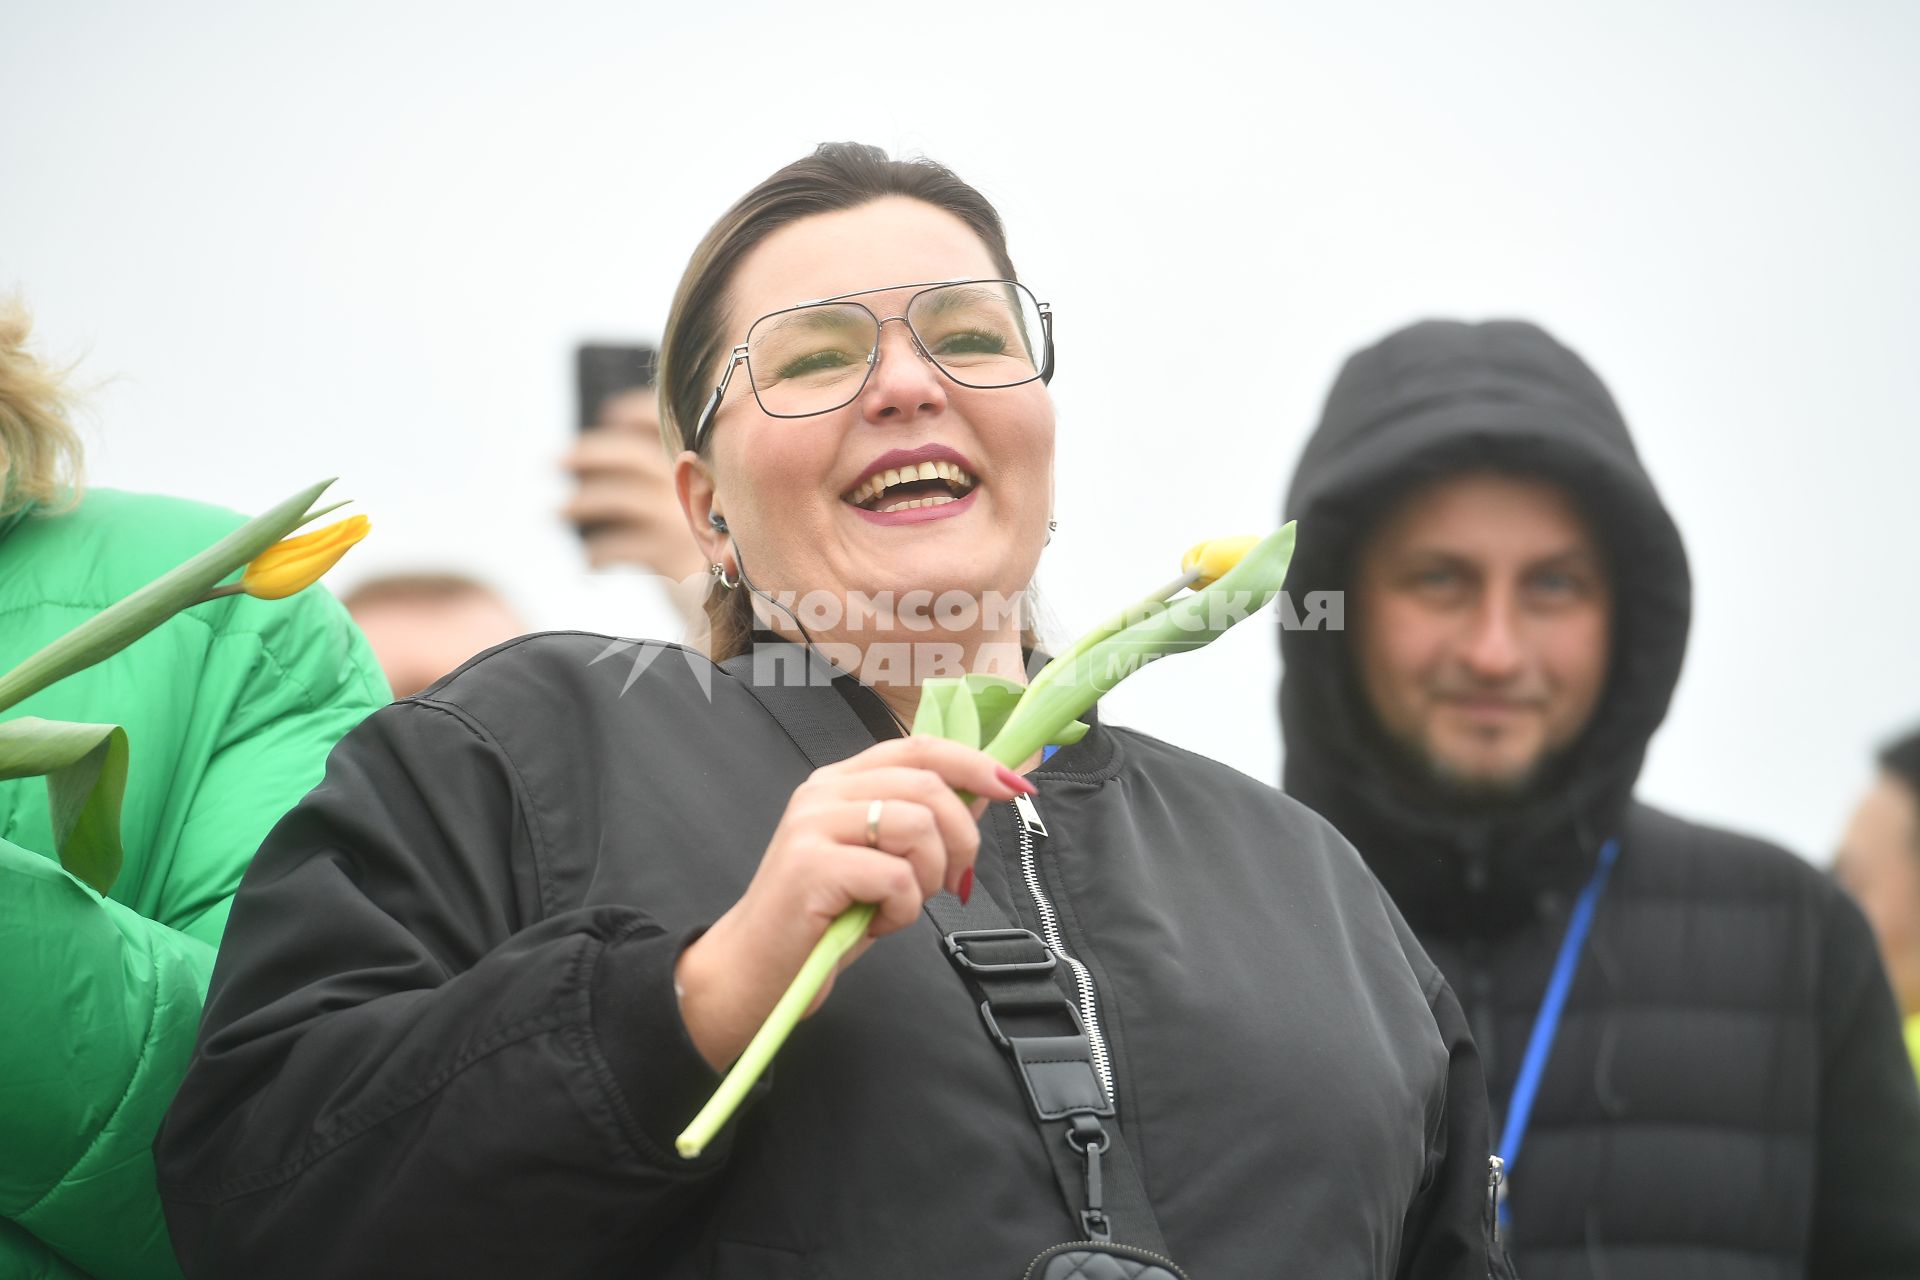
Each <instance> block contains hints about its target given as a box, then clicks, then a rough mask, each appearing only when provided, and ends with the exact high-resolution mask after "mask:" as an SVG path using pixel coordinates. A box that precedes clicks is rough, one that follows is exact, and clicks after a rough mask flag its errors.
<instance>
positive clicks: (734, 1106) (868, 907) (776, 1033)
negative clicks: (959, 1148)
mask: <svg viewBox="0 0 1920 1280" xmlns="http://www.w3.org/2000/svg"><path fill="white" fill-rule="evenodd" d="M874 911H875V907H874V905H873V904H872V903H870V902H863V903H861V904H859V905H858V906H853V907H848V908H847V909H846V910H845V911H843V912H841V913H840V914H839V915H838V916H837V917H835V918H834V921H833V923H832V924H830V925H828V926H827V931H826V932H825V933H823V934H821V935H820V941H818V942H816V943H814V944H813V950H812V952H810V953H809V954H808V956H807V960H806V963H805V964H803V965H801V966H800V972H799V973H798V974H796V975H795V976H794V979H793V983H792V985H790V986H789V987H788V988H787V990H786V994H785V995H783V996H781V997H780V1000H779V1003H777V1004H775V1005H774V1006H773V1012H772V1013H769V1014H768V1015H767V1020H766V1021H765V1022H763V1023H761V1024H760V1029H759V1030H758V1031H756V1032H754V1033H753V1039H752V1040H750V1041H748V1042H747V1047H746V1049H745V1051H744V1052H742V1053H741V1055H740V1057H739V1060H738V1061H736V1062H735V1063H734V1064H733V1066H732V1067H731V1068H729V1069H728V1071H727V1075H726V1079H724V1080H722V1081H721V1082H720V1087H719V1088H718V1089H716V1090H714V1092H713V1096H712V1097H711V1098H709V1099H707V1105H706V1106H704V1107H702V1108H700V1114H699V1115H697V1116H695V1117H694V1118H693V1123H692V1124H690V1125H688V1126H687V1128H686V1132H684V1133H682V1134H681V1135H680V1136H679V1138H677V1139H676V1140H675V1141H674V1144H673V1145H674V1147H675V1148H676V1149H677V1150H678V1151H679V1152H680V1154H681V1155H682V1156H685V1157H686V1158H687V1159H689V1160H691V1159H693V1158H694V1157H695V1156H697V1155H699V1154H700V1153H701V1152H702V1151H705V1150H706V1149H707V1144H708V1143H710V1142H712V1141H713V1135H714V1134H716V1133H718V1132H720V1126H722V1125H724V1124H725V1123H726V1122H727V1121H728V1120H730V1119H732V1118H733V1113H734V1112H735V1111H736V1110H738V1109H739V1107H740V1104H741V1103H742V1102H744V1101H745V1100H746V1097H747V1093H748V1091H749V1090H751V1089H752V1088H753V1086H754V1084H755V1082H756V1081H758V1080H759V1079H760V1077H761V1076H763V1075H765V1074H766V1071H767V1068H768V1067H769V1066H771V1065H772V1063H773V1055H774V1054H776V1053H778V1052H779V1051H780V1046H781V1045H783V1044H785V1043H786V1041H787V1036H788V1035H789V1034H791V1033H792V1031H793V1029H794V1028H795V1027H796V1026H798V1025H800V1016H801V1015H802V1014H804V1013H805V1012H806V1011H807V1007H808V1006H809V1005H811V1004H812V1003H813V1001H814V998H815V997H816V996H818V995H819V994H820V988H821V987H824V986H825V985H826V984H827V979H828V978H829V977H830V976H832V974H833V969H834V966H835V965H837V964H839V963H840V958H841V957H842V956H844V955H846V954H847V952H848V951H849V950H851V949H852V948H853V945H854V943H856V942H858V941H860V939H862V938H864V937H865V936H866V934H867V926H868V925H870V924H872V923H873V913H874Z"/></svg>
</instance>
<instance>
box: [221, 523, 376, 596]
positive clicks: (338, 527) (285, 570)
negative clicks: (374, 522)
mask: <svg viewBox="0 0 1920 1280" xmlns="http://www.w3.org/2000/svg"><path fill="white" fill-rule="evenodd" d="M370 527H371V526H370V525H369V524H368V522H367V518H366V517H365V516H348V517H347V518H346V519H345V520H340V521H336V522H335V523H333V524H330V525H328V526H327V527H326V528H324V529H315V530H314V531H313V532H312V533H303V534H301V535H300V536H299V537H297V538H288V539H286V540H285V541H284V542H276V543H274V544H273V545H272V546H270V547H268V548H267V549H266V550H265V551H262V552H261V553H260V554H259V555H257V556H255V557H254V558H253V561H252V562H251V563H250V564H248V565H247V571H246V573H245V574H243V575H241V578H240V589H241V590H242V591H244V592H246V593H247V594H248V595H250V596H253V597H254V598H255V599H259V600H282V599H285V598H286V597H287V596H290V595H292V594H293V593H294V592H296V591H304V590H305V589H306V588H308V587H310V586H312V585H313V584H314V583H316V582H318V581H320V578H321V575H323V574H325V573H326V571H327V570H329V569H331V568H333V566H334V565H335V564H336V563H337V562H338V561H339V559H340V557H341V556H343V555H345V554H347V548H349V547H351V546H352V545H353V544H354V543H356V542H358V541H360V539H362V538H364V537H366V536H367V530H368V529H369V528H370Z"/></svg>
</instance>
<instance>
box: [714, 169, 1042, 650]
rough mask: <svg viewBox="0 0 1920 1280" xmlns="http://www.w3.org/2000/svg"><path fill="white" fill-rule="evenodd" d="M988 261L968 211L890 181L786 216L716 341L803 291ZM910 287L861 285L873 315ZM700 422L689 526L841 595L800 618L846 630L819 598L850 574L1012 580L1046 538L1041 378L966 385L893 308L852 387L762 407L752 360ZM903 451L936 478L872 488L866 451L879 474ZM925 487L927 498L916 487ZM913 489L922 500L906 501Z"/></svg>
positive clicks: (736, 294) (967, 588) (871, 582)
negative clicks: (885, 187)
mask: <svg viewBox="0 0 1920 1280" xmlns="http://www.w3.org/2000/svg"><path fill="white" fill-rule="evenodd" d="M1000 274H1001V273H1000V271H999V269H998V268H997V267H995V265H994V262H993V258H992V256H991V255H990V254H989V253H988V252H987V249H986V246H985V245H984V244H982V243H981V241H980V239H979V237H978V236H976V235H975V234H974V233H973V232H972V230H970V229H969V228H968V227H967V225H966V224H965V223H963V222H961V221H960V220H959V219H958V218H956V217H954V216H953V215H952V214H949V213H947V212H945V211H944V210H941V209H937V208H935V207H933V206H932V205H929V204H925V203H922V202H921V201H918V200H912V199H908V198H905V197H898V196H894V197H886V198H883V199H880V200H875V201H873V202H871V203H869V204H865V205H861V206H860V207H858V208H855V209H847V210H842V211H839V212H834V213H825V214H818V215H815V216H813V217H810V218H805V219H803V220H801V221H799V222H795V223H791V224H789V225H787V226H785V227H782V228H781V229H780V230H778V231H776V232H774V233H773V234H772V235H770V236H768V237H767V238H766V239H765V240H763V241H762V242H761V243H760V244H759V245H757V246H755V248H754V249H753V250H752V252H750V253H749V254H748V255H747V256H746V257H745V258H744V259H742V260H741V263H740V265H739V267H738V268H737V270H736V272H735V275H734V279H733V281H732V290H731V296H732V306H731V309H730V312H729V320H728V324H727V329H726V332H727V335H728V338H727V341H728V345H729V346H732V345H735V344H738V343H740V342H743V341H744V340H745V338H746V334H747V330H748V328H749V327H750V326H751V325H752V324H753V322H754V321H755V320H757V319H758V318H759V317H761V316H764V315H767V314H769V313H771V312H774V311H779V310H782V309H784V308H786V307H791V306H793V305H794V304H796V303H799V302H805V301H809V300H811V299H815V298H828V297H834V296H837V295H840V294H847V293H854V292H857V291H861V290H868V289H881V288H886V287H888V286H893V285H900V284H914V283H919V282H923V281H939V280H960V279H994V278H997V277H998V276H999V275H1000ZM913 292H914V291H913V290H911V289H899V290H892V289H888V291H887V292H881V293H873V294H866V295H863V296H862V297H861V298H859V299H858V301H860V302H861V303H864V304H865V305H866V306H867V307H869V308H870V309H871V310H872V311H873V313H874V314H875V315H876V316H878V317H880V319H881V320H882V321H885V320H886V319H887V318H888V317H890V316H898V315H900V314H901V313H902V312H903V311H904V310H905V309H906V305H907V299H908V298H909V297H910V296H911V294H912V293H913ZM766 372H767V371H760V372H759V376H761V377H762V378H763V379H764V378H765V376H766ZM710 439H711V441H712V447H711V450H710V452H711V455H712V456H711V464H710V465H708V463H705V462H702V461H701V460H699V459H698V458H697V457H696V456H695V455H693V454H691V453H686V454H682V455H681V459H680V463H679V480H680V492H681V500H682V503H683V505H684V506H685V507H686V510H687V516H688V519H689V521H690V522H691V523H692V525H693V528H694V531H695V534H696V536H701V537H702V545H703V546H704V547H706V549H707V550H708V551H709V553H710V554H709V558H710V559H713V560H720V561H722V562H723V563H730V562H731V561H732V560H733V558H734V554H735V553H736V552H737V554H738V557H739V558H740V559H741V560H742V561H744V568H745V571H746V574H747V575H748V576H749V577H751V579H752V580H753V583H754V585H755V586H757V587H759V588H760V589H761V590H763V591H767V592H772V593H776V594H777V593H779V592H785V591H792V592H800V593H807V592H812V591H821V592H826V593H831V594H832V595H833V596H834V597H836V599H835V600H834V601H833V602H830V603H828V604H826V606H825V611H824V612H816V613H815V614H813V615H812V618H809V615H808V614H807V613H805V612H802V613H801V619H802V621H803V622H806V623H808V626H809V630H812V629H813V625H814V622H815V621H816V620H817V621H819V622H821V623H823V624H825V626H826V629H828V630H835V631H838V630H843V629H844V627H843V626H836V625H834V624H833V623H832V621H831V619H830V617H829V616H828V615H829V614H830V613H831V612H832V610H833V609H834V608H836V607H837V608H840V609H843V610H844V609H845V607H846V604H845V602H846V600H847V597H848V595H849V594H850V593H853V592H861V593H866V594H869V595H877V594H878V593H881V592H892V593H893V596H894V598H895V599H896V600H899V599H901V598H902V597H904V596H905V594H906V593H907V592H910V591H926V592H930V593H931V594H932V596H933V597H934V598H938V597H939V596H940V595H941V594H943V593H944V592H947V591H962V592H966V593H967V594H968V595H970V596H974V597H976V598H978V597H981V596H983V595H985V594H986V593H995V596H996V597H997V598H999V599H1008V598H1011V597H1012V596H1014V595H1015V593H1018V592H1020V591H1022V590H1024V589H1025V587H1026V585H1027V583H1028V581H1029V580H1030V579H1031V578H1032V576H1033V571H1034V566H1035V565H1036V564H1037V562H1038V560H1039V557H1040V549H1041V547H1042V546H1043V545H1044V544H1045V540H1046V526H1047V518H1048V513H1049V510H1050V508H1051V505H1052V485H1053V402H1052V400H1051V398H1050V397H1049V396H1048V394H1047V390H1046V387H1045V385H1044V384H1043V383H1040V382H1038V381H1034V382H1028V383H1025V384H1024V385H1021V386H1015V387H996V388H975V387H966V386H961V385H960V384H958V383H956V382H954V381H953V380H952V379H951V378H949V377H947V376H946V375H945V374H944V373H942V372H941V371H940V370H939V369H938V368H936V367H935V366H934V365H933V364H932V363H931V362H929V361H928V360H927V359H925V358H923V357H922V356H921V355H920V354H919V353H918V352H916V350H915V349H914V346H913V343H912V340H911V337H910V335H909V334H908V332H907V327H906V325H905V324H901V323H883V324H882V325H881V338H880V354H879V361H878V363H877V364H876V365H875V366H874V367H873V370H872V374H871V376H870V377H868V379H867V382H866V385H865V386H864V387H862V388H861V390H860V393H859V395H858V396H857V397H855V399H854V400H853V402H852V403H850V404H848V405H845V406H844V407H842V408H839V409H835V410H832V411H830V412H827V413H822V414H816V415H814V416H812V417H806V418H774V417H770V416H768V415H767V414H766V413H764V412H762V411H761V409H760V406H759V404H758V403H757V402H756V400H755V398H754V396H753V393H752V391H751V389H750V388H749V386H748V377H747V370H746V368H745V367H742V368H739V369H736V370H735V371H734V376H733V380H732V382H731V384H730V385H729V386H728V388H727V396H726V400H725V402H724V403H723V404H722V405H721V407H720V409H719V412H718V413H717V414H716V415H715V417H714V420H713V427H712V433H711V437H710ZM901 454H907V455H915V456H916V457H919V456H926V457H930V458H932V460H933V462H934V465H935V467H936V469H937V470H938V471H939V472H940V473H941V474H940V477H939V483H934V482H931V481H923V482H921V483H919V484H916V485H912V486H910V487H908V488H905V489H900V490H895V491H893V492H890V493H882V494H878V495H876V494H875V493H874V483H872V482H870V478H871V477H874V475H875V468H876V465H878V464H880V463H881V462H882V460H883V459H886V460H887V463H886V466H885V468H884V469H883V470H882V471H881V472H880V475H881V476H884V474H885V472H886V471H889V470H891V471H895V472H897V471H898V470H899V466H900V464H901V463H902V462H904V461H911V460H912V459H908V458H902V457H900V456H898V455H901ZM956 466H957V467H958V468H959V469H960V470H961V471H963V472H964V473H965V477H970V478H971V480H972V482H973V483H972V485H971V487H970V488H965V492H964V496H962V497H960V498H959V500H957V501H955V500H947V499H948V498H950V496H951V494H952V493H953V492H955V491H957V490H960V489H962V488H964V487H965V477H960V476H956V475H955V474H954V473H953V467H956ZM922 474H924V473H922ZM942 489H945V490H946V492H944V493H943V492H941V490H942ZM928 494H933V495H935V501H933V502H931V503H927V502H926V496H927V495H928ZM908 501H915V502H919V503H924V504H925V505H918V506H915V507H912V508H907V507H905V506H904V504H905V503H906V502H908ZM888 508H893V509H892V510H889V509H888ZM709 511H711V512H713V513H717V514H719V515H721V516H723V517H724V518H725V519H726V522H727V526H728V532H727V533H726V534H720V535H716V534H715V533H714V531H713V530H712V528H711V526H710V525H709V523H708V520H707V515H708V512H709ZM729 542H731V548H730V547H729V545H728V544H729ZM802 598H803V599H805V598H806V597H805V596H804V594H803V597H802ZM842 616H845V615H844V614H843V615H842Z"/></svg>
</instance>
